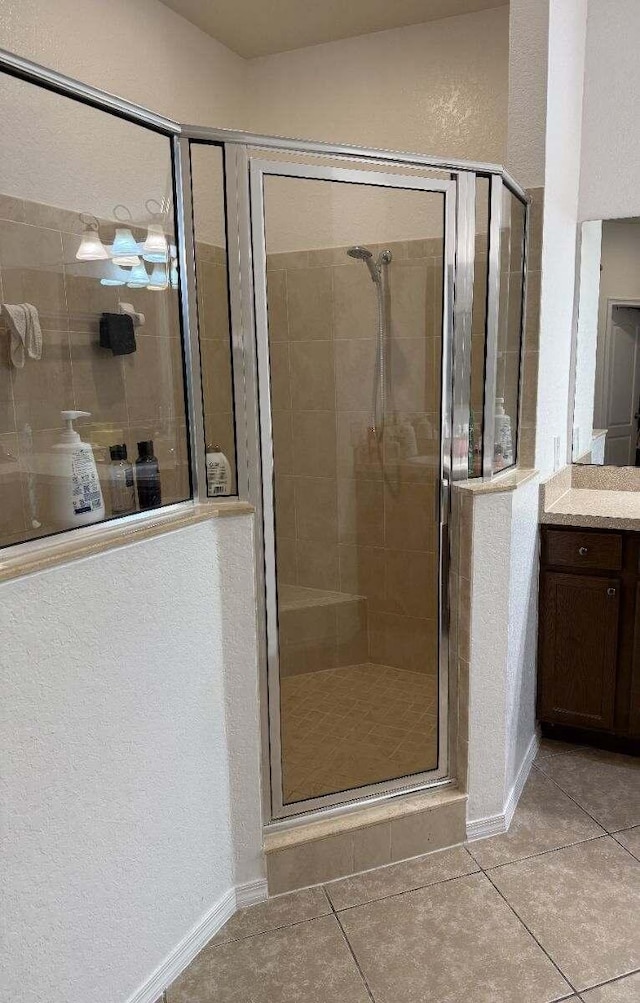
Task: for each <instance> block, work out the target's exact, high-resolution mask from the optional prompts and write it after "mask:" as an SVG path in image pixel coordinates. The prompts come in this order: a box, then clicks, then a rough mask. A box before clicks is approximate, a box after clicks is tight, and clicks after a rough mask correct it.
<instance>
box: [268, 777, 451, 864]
mask: <svg viewBox="0 0 640 1003" xmlns="http://www.w3.org/2000/svg"><path fill="white" fill-rule="evenodd" d="M461 800H462V801H466V800H467V795H466V794H464V793H462V791H459V790H458V789H457V788H455V787H445V788H442V789H438V790H435V791H422V792H420V793H419V794H409V795H406V796H402V797H398V798H390V799H389V800H388V801H385V802H383V803H382V804H379V805H373V806H372V807H370V808H359V809H354V811H351V812H345V813H344V814H342V815H336V816H335V817H334V818H329V819H323V820H322V821H318V822H308V823H307V824H304V823H301V824H300V825H296V826H291V827H290V828H288V829H281V830H279V831H278V830H276V831H275V832H270V831H269V827H268V826H267V827H265V830H264V850H265V852H266V853H273V852H275V851H276V850H284V849H286V848H287V847H288V846H296V845H298V844H299V843H310V842H312V841H313V840H316V839H324V838H326V837H327V836H336V835H338V834H339V833H342V832H349V831H352V830H354V829H364V828H366V827H367V826H369V825H375V824H376V823H378V822H390V821H392V820H393V819H394V818H402V817H403V816H405V815H411V814H415V813H416V812H422V811H432V810H433V811H435V810H436V809H437V808H440V807H441V806H442V805H447V804H452V803H454V802H457V801H461Z"/></svg>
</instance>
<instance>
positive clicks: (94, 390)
mask: <svg viewBox="0 0 640 1003" xmlns="http://www.w3.org/2000/svg"><path fill="white" fill-rule="evenodd" d="M113 226H114V224H113V223H111V224H108V223H107V224H106V225H102V224H101V229H100V233H101V237H102V239H103V241H105V242H109V241H110V240H112V239H113ZM82 229H83V225H82V223H81V222H80V219H79V216H78V214H76V213H72V212H69V211H67V210H64V209H59V208H56V207H54V206H48V205H43V204H40V203H34V202H27V201H24V200H21V199H15V198H11V197H8V196H0V301H1V302H2V303H5V302H6V303H23V302H29V303H32V304H33V305H34V306H35V307H36V308H37V310H38V313H39V317H40V323H41V326H42V330H43V354H42V358H41V359H40V360H32V359H29V358H27V360H26V362H25V366H24V369H15V368H14V367H13V366H12V365H11V363H10V360H9V351H8V346H9V332H8V329H7V320H6V317H5V316H4V315H2V316H0V338H1V339H2V348H1V351H0V464H1V465H2V474H3V476H2V477H1V478H0V538H1V539H0V543H2V544H8V543H12V542H18V541H20V540H22V539H25V538H29V537H30V536H41V535H43V533H47V532H50V531H51V530H52V529H53V527H52V526H51V525H50V512H49V509H48V484H49V474H48V467H49V462H50V456H51V447H52V446H53V445H54V443H55V442H56V441H58V438H59V434H60V428H61V418H60V411H61V410H63V409H64V410H70V409H75V410H82V411H89V412H91V417H90V418H89V419H80V420H78V422H77V423H76V424H77V429H78V431H79V432H80V433H81V436H82V438H83V439H84V440H85V441H88V442H90V443H91V445H92V446H93V448H94V452H95V455H96V460H97V462H98V472H99V475H100V478H101V481H102V486H103V493H104V497H105V504H106V506H107V512H109V492H108V488H107V470H108V466H107V465H108V446H109V445H111V444H113V443H117V442H126V444H127V448H128V453H129V457H130V458H131V459H135V457H136V456H137V442H138V441H139V440H142V439H153V441H154V445H155V451H156V455H157V457H158V460H159V465H160V472H161V483H162V500H163V503H165V504H169V503H171V502H175V501H180V500H182V499H184V498H187V497H189V471H188V458H187V438H186V422H185V406H184V389H183V364H182V350H181V339H180V320H179V308H178V294H177V291H176V290H172V289H167V290H165V291H162V292H154V291H149V290H146V289H129V288H127V287H111V288H109V287H104V286H101V285H100V282H99V280H98V278H97V277H96V276H90V275H88V274H81V269H82V267H83V266H82V263H80V262H77V261H76V260H75V254H76V250H77V247H78V244H79V239H80V238H79V235H80V233H81V232H82ZM143 233H144V231H142V232H140V233H138V232H137V231H136V230H135V229H134V235H135V236H136V237H137V238H138V239H143ZM197 254H198V261H199V264H200V268H199V276H198V277H199V281H200V294H201V309H200V320H201V331H202V337H203V340H202V355H203V375H204V381H203V382H204V387H203V391H204V402H205V416H206V423H207V433H208V435H209V437H210V438H211V439H212V440H215V442H217V443H219V444H220V445H221V446H222V448H223V449H225V451H227V450H229V452H228V455H229V458H230V459H232V457H233V422H232V417H231V412H232V397H231V375H230V356H229V324H228V318H227V292H226V264H225V255H224V252H223V251H221V249H219V248H214V247H209V246H207V245H202V244H198V248H197ZM87 271H88V269H87ZM120 301H123V302H127V303H131V304H133V306H134V308H135V310H136V311H138V312H140V313H143V314H144V315H145V324H144V326H143V327H141V328H137V329H136V343H137V350H136V352H135V353H133V354H131V355H127V356H119V357H118V356H113V355H112V354H111V353H110V352H109V351H105V350H104V349H101V348H100V347H99V344H98V337H99V320H100V315H101V314H102V313H103V312H114V313H117V312H118V304H119V302H120ZM29 473H30V474H31V475H32V476H31V478H29V477H28V474H29ZM29 483H31V490H29ZM33 518H37V520H38V521H39V522H41V523H42V528H41V529H39V530H37V532H34V530H33V527H32V519H33Z"/></svg>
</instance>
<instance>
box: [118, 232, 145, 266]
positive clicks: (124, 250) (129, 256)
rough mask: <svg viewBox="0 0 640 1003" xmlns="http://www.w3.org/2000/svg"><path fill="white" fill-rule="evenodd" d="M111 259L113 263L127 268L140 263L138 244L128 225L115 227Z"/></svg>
mask: <svg viewBox="0 0 640 1003" xmlns="http://www.w3.org/2000/svg"><path fill="white" fill-rule="evenodd" d="M111 260H112V261H113V263H114V264H115V265H123V266H126V267H129V268H133V267H134V266H135V265H139V264H140V258H139V256H138V245H137V244H136V242H135V240H134V239H133V234H132V232H131V230H130V229H129V228H128V227H123V226H119V227H117V229H116V235H115V239H114V241H113V244H112V245H111Z"/></svg>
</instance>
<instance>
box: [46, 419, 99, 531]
mask: <svg viewBox="0 0 640 1003" xmlns="http://www.w3.org/2000/svg"><path fill="white" fill-rule="evenodd" d="M60 413H61V415H62V420H63V421H64V422H65V428H64V429H63V431H62V433H61V435H60V440H59V442H57V443H56V444H55V445H54V446H53V447H52V458H51V473H52V478H51V481H52V483H51V513H52V516H51V517H52V521H53V522H54V524H55V525H56V526H57V527H59V528H60V529H72V528H73V527H75V526H87V525H89V524H90V523H92V522H100V521H101V520H102V519H104V516H105V508H104V499H103V497H102V489H101V487H100V479H99V477H98V469H97V467H96V461H95V458H94V455H93V449H92V448H91V446H90V444H89V443H88V442H83V441H82V440H81V438H80V436H79V434H78V432H76V430H75V429H74V427H73V422H74V421H75V420H76V418H88V417H90V412H89V411H61V412H60Z"/></svg>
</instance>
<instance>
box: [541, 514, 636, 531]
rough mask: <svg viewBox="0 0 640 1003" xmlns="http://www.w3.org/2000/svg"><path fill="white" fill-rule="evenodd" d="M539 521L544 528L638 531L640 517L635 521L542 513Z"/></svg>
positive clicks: (614, 517) (586, 515)
mask: <svg viewBox="0 0 640 1003" xmlns="http://www.w3.org/2000/svg"><path fill="white" fill-rule="evenodd" d="M540 521H541V522H542V523H543V525H545V526H578V527H580V526H583V527H584V528H585V529H627V530H636V531H638V530H640V516H639V517H638V518H637V519H636V518H629V517H627V518H625V517H624V516H609V515H595V514H594V513H592V512H591V513H587V512H543V514H542V517H541V520H540Z"/></svg>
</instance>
